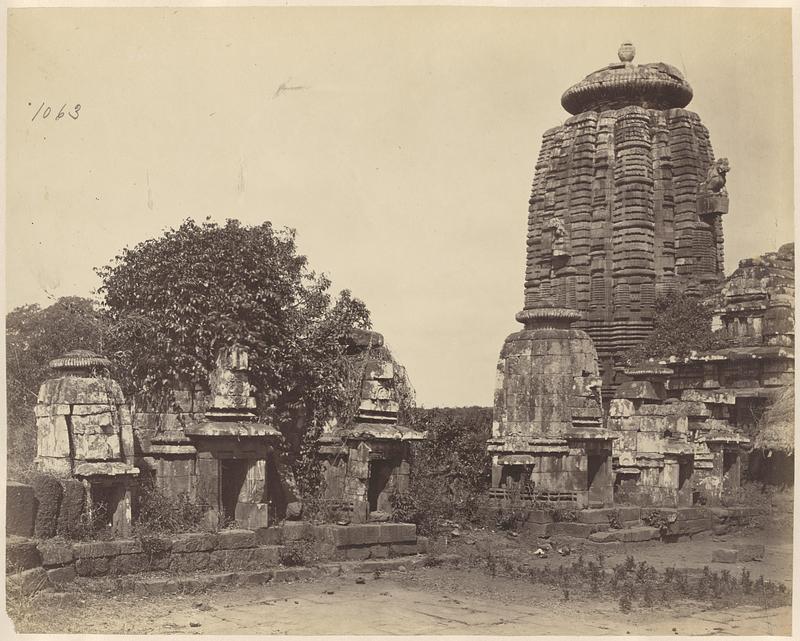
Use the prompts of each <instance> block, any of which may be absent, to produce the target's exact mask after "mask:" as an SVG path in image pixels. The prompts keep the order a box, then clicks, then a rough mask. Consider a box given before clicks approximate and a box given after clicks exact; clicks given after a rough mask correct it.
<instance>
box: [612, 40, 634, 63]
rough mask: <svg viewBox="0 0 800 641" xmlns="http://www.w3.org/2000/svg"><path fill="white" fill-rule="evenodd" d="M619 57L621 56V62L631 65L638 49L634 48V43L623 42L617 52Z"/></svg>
mask: <svg viewBox="0 0 800 641" xmlns="http://www.w3.org/2000/svg"><path fill="white" fill-rule="evenodd" d="M617 55H618V56H619V59H620V62H624V63H625V64H630V63H631V62H632V61H633V58H634V56H635V55H636V47H634V46H633V43H630V42H623V43H622V44H621V45H620V46H619V49H618V50H617Z"/></svg>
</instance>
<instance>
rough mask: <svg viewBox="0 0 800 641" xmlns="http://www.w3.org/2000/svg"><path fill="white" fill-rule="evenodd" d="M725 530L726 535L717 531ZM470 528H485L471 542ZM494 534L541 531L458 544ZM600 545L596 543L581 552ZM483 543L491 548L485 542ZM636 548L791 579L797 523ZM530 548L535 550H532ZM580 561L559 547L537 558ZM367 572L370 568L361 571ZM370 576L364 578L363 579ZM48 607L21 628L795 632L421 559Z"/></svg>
mask: <svg viewBox="0 0 800 641" xmlns="http://www.w3.org/2000/svg"><path fill="white" fill-rule="evenodd" d="M721 538H722V539H724V540H715V539H721ZM464 539H474V542H473V541H469V540H467V541H465V540H464ZM490 541H491V542H492V549H495V550H504V554H510V555H515V554H525V551H526V550H527V551H528V554H529V551H530V542H521V541H519V540H518V539H513V538H509V537H506V536H505V535H504V534H501V533H489V532H473V533H467V534H465V535H463V536H462V537H459V541H458V543H456V544H455V545H454V544H452V543H449V545H448V548H447V551H448V552H459V553H460V554H461V555H462V556H466V555H468V554H471V553H472V552H470V550H479V548H481V547H483V546H484V545H488V544H489V542H490ZM734 542H759V543H764V544H765V545H766V547H767V555H766V558H765V560H764V561H762V562H748V563H746V564H712V563H711V562H710V559H711V550H712V549H714V548H715V547H726V546H729V545H730V544H732V543H734ZM581 553H582V554H584V555H585V556H586V558H590V555H592V554H596V552H595V551H594V548H592V550H589V549H588V547H587V548H586V549H584V550H582V551H579V550H575V551H573V552H572V553H571V555H570V556H573V555H575V554H581ZM476 554H480V551H478V552H476ZM627 555H633V556H634V557H635V558H636V560H637V562H638V561H642V560H646V561H647V562H648V563H650V564H652V565H654V566H656V567H672V566H675V567H678V568H691V567H697V568H702V567H703V566H709V567H710V568H711V569H712V570H714V569H716V570H719V569H723V568H724V569H728V570H729V571H730V572H731V573H732V574H736V573H737V572H741V568H742V567H746V568H747V569H748V571H749V572H750V573H751V574H752V575H753V576H754V577H756V576H758V575H760V574H763V575H764V577H765V578H768V579H770V580H773V581H782V582H787V583H790V582H791V560H792V555H791V534H790V531H789V532H786V531H783V532H782V533H779V534H770V535H768V534H767V533H766V532H765V531H763V530H752V531H748V532H742V533H738V534H736V535H727V536H725V537H710V536H709V537H706V538H704V539H701V540H695V541H691V542H688V541H687V542H680V543H674V544H663V543H649V544H635V545H629V546H627V547H619V548H616V549H614V550H613V551H612V550H608V551H607V552H604V556H605V557H606V559H608V561H607V563H608V564H609V565H611V564H613V563H615V562H618V561H621V560H623V559H624V558H625V557H626V556H627ZM527 558H530V557H529V556H528V557H527ZM571 560H574V558H573V559H570V558H569V557H562V556H560V555H558V554H555V555H552V554H551V556H550V557H549V558H547V559H541V560H534V561H532V562H534V563H539V564H547V565H548V567H553V569H554V570H555V569H556V568H557V566H558V565H559V564H562V563H568V562H569V561H571ZM359 577H360V578H359ZM361 581H363V582H361ZM51 609H52V610H53V611H52V612H51V611H49V610H48V606H42V607H39V608H37V609H36V610H35V611H31V612H30V613H27V614H25V615H23V616H21V617H19V618H18V625H17V631H18V632H47V633H96V634H103V633H105V634H112V633H126V634H175V633H185V634H372V635H377V634H495V635H496V634H508V635H545V634H557V635H586V634H591V635H612V634H613V635H616V634H631V635H656V634H658V635H663V634H668V635H676V634H678V635H782V636H783V635H790V634H791V608H790V607H788V606H787V607H778V608H767V609H765V608H764V607H763V606H759V605H758V604H754V605H746V606H739V607H735V608H725V609H720V608H713V607H710V606H708V605H705V604H698V603H693V602H691V601H686V600H684V601H675V602H672V603H670V604H668V605H663V604H661V605H656V606H654V607H650V608H646V607H642V606H641V605H638V604H637V605H636V606H635V607H634V609H633V611H632V612H630V613H622V612H621V611H620V608H619V604H618V602H617V601H616V600H615V599H614V598H613V597H612V596H611V595H604V594H600V595H599V596H596V597H591V596H587V595H585V594H584V595H581V594H575V595H572V596H571V597H570V598H569V600H568V601H565V600H564V598H563V595H562V593H561V590H559V589H557V588H555V587H551V586H546V585H538V584H535V583H532V582H531V581H530V580H525V579H511V578H508V577H502V576H494V577H493V576H491V575H490V574H489V573H487V572H486V570H485V569H482V568H480V567H472V568H470V567H466V564H462V565H461V566H460V567H451V566H447V565H444V566H439V567H417V568H410V569H408V570H406V571H393V572H384V573H381V574H379V575H375V574H367V575H357V574H344V575H342V576H335V577H326V578H323V579H318V580H315V581H312V582H298V583H292V584H268V585H264V586H253V587H242V588H235V589H225V588H219V589H215V590H213V591H211V592H208V593H205V594H194V595H160V596H147V597H137V596H133V595H130V594H125V595H106V594H88V593H86V594H80V595H79V600H78V602H77V603H76V604H75V605H74V606H70V607H69V608H65V609H63V608H62V609H59V608H56V607H55V606H51Z"/></svg>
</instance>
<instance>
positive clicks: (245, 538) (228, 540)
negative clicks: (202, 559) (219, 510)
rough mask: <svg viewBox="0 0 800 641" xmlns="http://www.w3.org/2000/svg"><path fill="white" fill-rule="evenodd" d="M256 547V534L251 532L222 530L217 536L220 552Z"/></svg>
mask: <svg viewBox="0 0 800 641" xmlns="http://www.w3.org/2000/svg"><path fill="white" fill-rule="evenodd" d="M255 545H256V533H255V532H253V531H252V530H223V531H222V532H219V533H218V534H217V547H218V549H220V550H237V549H242V548H252V547H255Z"/></svg>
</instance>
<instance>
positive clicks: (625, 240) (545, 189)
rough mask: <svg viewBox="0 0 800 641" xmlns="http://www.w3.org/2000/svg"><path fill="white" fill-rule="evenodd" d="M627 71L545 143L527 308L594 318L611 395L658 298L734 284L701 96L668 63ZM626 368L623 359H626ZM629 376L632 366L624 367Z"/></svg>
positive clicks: (616, 70) (590, 327)
mask: <svg viewBox="0 0 800 641" xmlns="http://www.w3.org/2000/svg"><path fill="white" fill-rule="evenodd" d="M618 55H619V62H616V63H613V64H610V65H608V66H606V67H604V68H602V69H600V70H599V71H595V72H594V73H592V74H589V75H588V76H586V78H584V79H583V80H581V81H580V82H578V83H577V84H575V85H573V86H572V87H570V88H569V89H567V91H566V92H565V93H564V95H563V96H562V98H561V104H562V105H563V107H564V109H566V110H567V111H568V112H569V113H570V114H572V117H570V118H568V119H567V120H566V121H565V123H564V124H563V125H561V126H559V127H555V128H553V129H549V130H548V131H546V132H545V133H544V135H543V138H542V145H541V150H540V153H539V158H538V161H537V163H536V172H535V176H534V179H533V189H532V192H531V198H530V207H529V215H528V249H527V268H526V274H525V310H532V309H536V308H539V307H541V306H542V305H554V306H557V307H563V308H570V309H575V310H578V311H580V312H581V313H582V317H583V318H582V319H581V320H580V321H578V322H576V323H575V327H576V328H580V329H583V330H585V331H586V332H587V333H588V334H589V335H590V336H591V337H592V339H593V341H594V343H595V346H596V348H597V352H598V354H599V357H600V364H601V369H602V370H603V382H604V390H603V391H604V394H606V393H610V392H611V391H612V390H613V387H614V383H613V370H614V365H615V363H614V357H615V356H616V357H618V356H619V355H620V354H621V353H622V352H624V351H625V350H626V349H628V348H630V347H632V346H634V345H635V344H637V343H638V342H640V341H641V340H642V339H643V338H645V337H646V336H647V334H648V333H649V331H650V330H651V328H652V322H653V312H654V303H655V299H656V296H658V295H660V294H664V293H667V292H669V291H671V290H675V289H683V290H685V291H687V292H690V293H691V292H694V293H697V294H702V293H704V292H705V291H707V290H710V289H712V288H713V286H714V285H716V284H717V283H718V282H719V281H720V280H721V279H722V278H723V277H724V273H723V238H722V223H721V218H722V215H723V214H725V213H726V212H727V209H728V198H727V192H726V191H725V187H724V185H725V173H726V172H727V169H728V165H727V161H726V160H725V159H720V160H718V161H716V162H715V160H714V153H713V151H712V148H711V143H710V142H709V135H708V130H707V129H706V127H705V126H704V125H703V124H702V122H701V121H700V117H699V116H698V115H697V114H696V113H693V112H691V111H688V110H686V109H685V107H686V106H687V105H688V104H689V102H690V101H691V99H692V88H691V87H690V86H689V84H688V83H687V82H686V80H685V79H684V77H683V75H682V74H681V72H680V71H678V70H677V69H676V68H675V67H672V66H670V65H668V64H664V63H660V62H658V63H648V64H635V63H634V62H633V59H634V56H635V49H634V47H633V45H631V44H630V43H624V44H623V45H622V46H621V47H620V49H619V52H618ZM617 360H618V359H617ZM616 367H617V369H619V368H620V363H619V362H617V363H616Z"/></svg>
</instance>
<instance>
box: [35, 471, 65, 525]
mask: <svg viewBox="0 0 800 641" xmlns="http://www.w3.org/2000/svg"><path fill="white" fill-rule="evenodd" d="M31 485H32V486H33V493H34V496H35V497H36V520H35V522H34V534H35V535H36V538H37V539H49V538H50V537H53V536H55V534H56V524H57V522H58V508H59V506H60V505H61V496H62V494H63V492H64V491H63V489H62V488H61V483H59V482H58V479H56V478H53V477H52V476H46V475H44V474H39V475H37V476H36V477H35V478H34V480H33V483H31Z"/></svg>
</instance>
